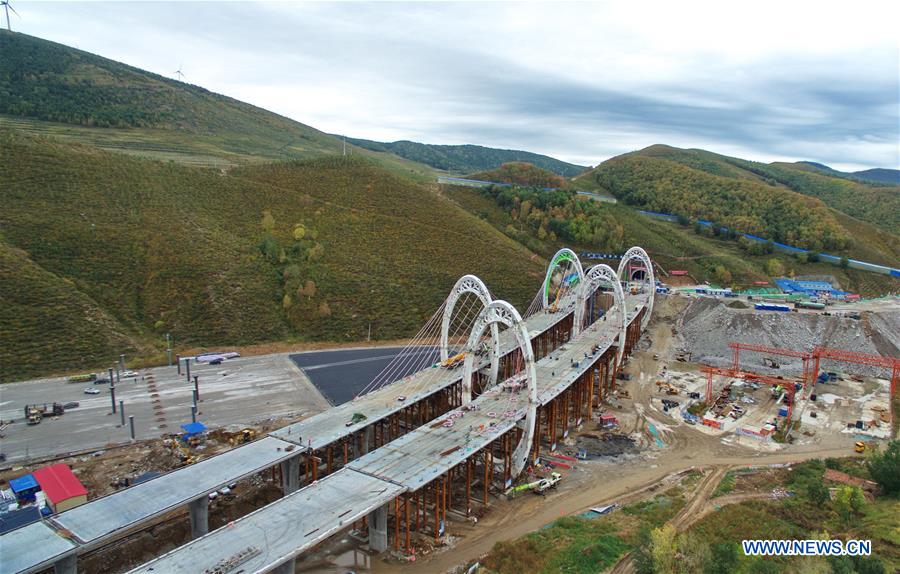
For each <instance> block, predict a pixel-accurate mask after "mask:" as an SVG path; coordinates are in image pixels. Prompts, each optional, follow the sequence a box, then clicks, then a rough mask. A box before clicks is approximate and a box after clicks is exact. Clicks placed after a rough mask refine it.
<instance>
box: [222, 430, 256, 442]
mask: <svg viewBox="0 0 900 574" xmlns="http://www.w3.org/2000/svg"><path fill="white" fill-rule="evenodd" d="M255 438H256V431H255V430H254V429H252V428H245V429H241V430H240V432H236V433H232V434H231V436H230V437H228V444H230V445H231V446H234V445H236V444H244V443H248V442H252V441H253V439H255Z"/></svg>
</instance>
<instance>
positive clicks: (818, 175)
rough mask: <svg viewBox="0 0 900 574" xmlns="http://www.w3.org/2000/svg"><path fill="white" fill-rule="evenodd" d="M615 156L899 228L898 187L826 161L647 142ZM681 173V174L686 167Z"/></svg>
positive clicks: (891, 229)
mask: <svg viewBox="0 0 900 574" xmlns="http://www.w3.org/2000/svg"><path fill="white" fill-rule="evenodd" d="M619 157H620V158H634V157H640V158H653V159H661V160H669V161H673V162H676V163H678V164H681V165H682V166H684V167H687V168H691V169H693V170H697V171H701V172H704V173H706V174H709V175H713V176H719V177H725V178H729V179H733V180H738V181H749V182H753V183H756V184H762V187H761V186H756V185H754V186H751V187H747V186H741V187H740V188H741V189H742V190H743V189H748V190H750V191H748V193H751V194H752V195H753V197H754V198H755V201H759V198H760V197H761V196H762V197H767V198H774V197H776V196H778V193H777V191H778V190H790V191H794V192H796V193H799V194H803V195H806V196H809V197H814V198H817V199H819V200H821V201H822V202H824V203H825V204H826V205H828V206H829V207H832V208H834V209H837V210H839V211H842V212H844V213H846V214H847V215H851V216H853V217H855V218H857V219H861V220H863V221H867V222H869V223H871V224H872V225H875V226H877V227H880V228H881V229H883V230H885V231H888V232H890V233H894V234H896V233H897V232H898V230H900V187H897V186H891V185H884V184H872V185H866V184H864V183H862V182H860V181H854V180H852V179H848V178H847V177H844V176H845V175H847V174H841V173H840V172H834V171H833V170H831V171H828V170H830V168H828V167H827V166H821V165H811V164H809V163H807V162H798V163H784V162H775V163H770V164H765V163H760V162H753V161H748V160H744V159H740V158H735V157H728V156H723V155H719V154H715V153H712V152H708V151H705V150H698V149H679V148H674V147H670V146H664V145H654V146H650V147H648V148H646V149H643V150H640V151H638V152H634V153H632V154H625V155H623V156H619ZM613 159H614V160H617V159H618V158H613ZM606 163H609V162H606ZM604 165H606V164H603V165H601V166H599V167H598V170H599V171H601V172H603V171H608V167H609V166H607V167H606V168H604ZM681 173H683V174H685V175H686V174H687V173H688V172H681ZM695 175H696V174H695ZM594 179H595V180H596V178H594ZM713 181H714V180H711V179H707V180H706V182H707V184H706V185H705V186H704V189H708V188H711V187H713V185H712V182H713ZM722 185H727V184H724V183H722V182H721V181H720V183H719V184H718V186H719V187H721V186H722ZM676 187H677V185H676ZM734 189H736V188H734ZM610 191H612V190H610ZM782 197H784V198H787V201H789V202H790V203H793V204H796V206H798V207H799V206H801V205H803V203H802V202H801V201H798V200H797V199H796V198H794V199H791V196H790V195H782ZM711 207H715V205H713V206H711ZM851 231H852V230H851Z"/></svg>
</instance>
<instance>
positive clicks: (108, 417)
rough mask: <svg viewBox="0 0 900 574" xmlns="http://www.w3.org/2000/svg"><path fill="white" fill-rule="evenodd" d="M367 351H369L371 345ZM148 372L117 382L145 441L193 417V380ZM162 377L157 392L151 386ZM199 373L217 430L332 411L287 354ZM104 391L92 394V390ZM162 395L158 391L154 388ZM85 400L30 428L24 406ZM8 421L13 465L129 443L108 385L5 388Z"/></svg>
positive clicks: (203, 408)
mask: <svg viewBox="0 0 900 574" xmlns="http://www.w3.org/2000/svg"><path fill="white" fill-rule="evenodd" d="M366 350H367V351H368V350H369V349H366ZM140 373H141V375H143V376H144V377H145V380H144V381H142V379H141V376H139V377H137V378H136V379H123V380H122V381H121V382H120V383H119V384H117V385H116V401H117V402H118V401H119V400H124V401H125V413H126V415H134V418H135V431H136V432H135V434H136V438H138V439H147V438H157V437H159V436H160V435H162V434H166V433H178V432H180V431H181V429H180V426H181V425H182V424H184V423H189V422H191V404H192V402H193V388H194V385H193V383H188V382H187V381H186V380H185V377H184V375H181V376H179V375H178V373H177V370H176V368H175V367H159V368H154V369H147V370H142V371H140ZM151 374H152V375H153V378H154V379H155V385H156V386H155V391H154V390H152V389H151V388H150V387H149V385H148V380H149V375H151ZM191 375H198V376H199V382H200V401H201V402H200V414H199V416H198V420H200V421H202V422H204V423H206V424H207V425H208V426H211V427H219V426H225V425H229V424H239V425H244V424H253V423H258V422H261V421H264V420H267V419H271V418H280V417H285V418H296V417H299V416H301V415H304V414H305V415H309V414H314V413H316V412H319V411H322V410H324V409H326V408H328V402H327V401H326V400H325V399H324V398H323V397H322V395H320V394H319V392H318V391H316V389H315V387H313V386H312V384H310V382H309V380H308V379H307V378H306V377H305V376H304V375H303V373H302V372H300V370H299V369H298V368H297V367H296V366H295V365H294V363H293V362H292V361H291V360H290V359H288V356H287V355H286V354H278V355H263V356H258V357H247V358H243V357H242V358H238V359H231V360H228V361H225V362H224V363H223V364H221V365H206V364H198V363H192V364H191ZM88 387H94V388H98V389H100V391H101V393H100V394H99V395H86V394H84V389H85V388H88ZM154 392H155V393H156V394H157V395H158V396H156V397H153V396H151V395H152V394H153V393H154ZM54 401H56V402H61V403H66V402H69V401H77V402H79V403H80V406H79V407H78V408H75V409H72V410H69V411H66V413H65V414H64V415H63V416H61V417H58V418H56V419H55V420H54V419H52V418H47V419H44V420H43V421H42V422H41V423H40V424H38V425H34V426H28V425H26V424H25V421H24V413H23V408H24V406H25V405H26V404H34V403H38V404H41V403H53V402H54ZM0 419H2V420H3V421H9V420H13V421H14V422H13V424H11V425H10V426H9V427H7V428H6V429H4V430H3V431H0V434H2V435H3V436H2V438H0V452H2V453H3V454H5V455H6V456H7V459H8V461H9V462H19V461H26V460H33V459H35V458H42V457H47V456H51V455H58V454H63V453H67V452H74V451H79V450H82V449H88V448H102V447H104V446H106V445H110V444H120V443H124V442H128V440H129V433H128V427H127V416H126V426H124V427H123V426H121V424H120V423H121V419H120V415H119V414H118V413H117V414H115V415H113V414H112V413H111V397H110V390H109V386H108V385H90V384H83V383H82V384H73V383H66V382H65V380H64V379H61V378H54V379H40V380H35V381H26V382H20V383H7V384H4V385H2V386H0Z"/></svg>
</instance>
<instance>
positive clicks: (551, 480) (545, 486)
mask: <svg viewBox="0 0 900 574" xmlns="http://www.w3.org/2000/svg"><path fill="white" fill-rule="evenodd" d="M560 480H562V475H561V474H560V473H558V472H553V473H550V476H548V477H547V478H542V479H541V481H540V482H538V483H537V484H536V485H535V486H534V488H533V489H532V490H533V491H534V493H535V494H544V493H545V492H547V491H548V490H550V489H551V488H553V487H554V486H556V485H557V484H559V481H560Z"/></svg>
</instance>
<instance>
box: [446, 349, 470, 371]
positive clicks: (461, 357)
mask: <svg viewBox="0 0 900 574" xmlns="http://www.w3.org/2000/svg"><path fill="white" fill-rule="evenodd" d="M465 360H466V354H465V353H459V354H456V355H453V356H452V357H450V358H448V359H447V360H446V361H444V362H442V363H441V366H442V367H444V368H445V369H455V368H456V367H458V366H460V365H462V364H463V361H465Z"/></svg>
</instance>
